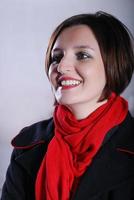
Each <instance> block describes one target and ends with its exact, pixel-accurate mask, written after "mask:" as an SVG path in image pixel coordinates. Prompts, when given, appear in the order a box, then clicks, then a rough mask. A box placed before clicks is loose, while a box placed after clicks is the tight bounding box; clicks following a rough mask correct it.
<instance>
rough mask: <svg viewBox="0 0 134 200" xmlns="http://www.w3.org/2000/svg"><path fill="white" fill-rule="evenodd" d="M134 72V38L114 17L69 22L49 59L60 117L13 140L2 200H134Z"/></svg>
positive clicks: (64, 24)
mask: <svg viewBox="0 0 134 200" xmlns="http://www.w3.org/2000/svg"><path fill="white" fill-rule="evenodd" d="M133 69H134V56H133V47H132V43H131V35H130V33H129V31H128V29H127V28H126V27H125V26H124V25H123V24H122V23H121V22H120V21H119V20H118V19H116V18H115V17H113V16H112V15H109V14H107V13H104V12H97V13H95V14H82V15H76V16H73V17H71V18H69V19H67V20H65V21H64V22H62V23H61V24H60V25H59V26H58V27H57V28H56V30H55V31H54V33H53V34H52V36H51V39H50V43H49V45H48V50H47V54H46V73H47V75H48V79H49V81H50V83H51V86H52V90H53V93H54V96H55V110H54V115H53V118H51V119H49V120H45V121H42V122H38V123H36V124H34V125H31V126H29V127H26V128H24V129H23V130H22V131H21V132H20V134H19V135H17V136H16V137H15V138H14V139H13V141H12V145H13V146H14V151H13V154H12V158H11V163H10V165H9V168H8V171H7V177H6V181H5V184H4V186H3V193H2V200H9V199H10V200H18V199H19V200H33V199H36V200H70V199H72V200H81V199H85V200H87V199H90V200H119V199H121V200H132V199H134V145H133V144H134V142H133V141H134V135H133V133H134V120H133V118H132V116H131V114H130V113H129V111H128V103H127V101H126V100H125V99H123V98H122V97H120V94H121V93H122V92H123V91H124V89H125V88H126V87H127V85H128V84H129V82H130V80H131V77H132V73H133Z"/></svg>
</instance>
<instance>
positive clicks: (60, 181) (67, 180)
mask: <svg viewBox="0 0 134 200" xmlns="http://www.w3.org/2000/svg"><path fill="white" fill-rule="evenodd" d="M127 112H128V104H127V102H126V101H125V100H124V99H123V98H121V97H120V96H116V95H115V94H114V93H113V94H112V95H111V97H110V98H109V100H108V101H107V103H105V104H103V105H102V106H100V107H99V108H98V109H96V110H95V111H94V112H93V113H92V114H90V115H89V116H88V117H87V118H86V119H83V120H77V119H76V118H75V117H74V115H73V114H72V113H71V112H70V111H69V110H68V109H67V108H66V107H65V106H63V105H58V106H56V108H55V112H54V123H55V136H54V137H53V139H52V140H51V142H50V143H49V145H48V149H47V153H46V154H45V156H44V159H43V161H42V164H41V166H40V169H39V171H38V174H37V179H36V200H69V199H70V195H71V192H72V189H73V190H74V184H76V181H75V180H78V178H79V177H80V176H81V175H82V174H83V173H84V172H85V170H86V169H87V167H88V166H89V165H90V164H91V162H92V160H93V157H94V156H95V155H96V153H97V152H98V150H99V148H100V147H101V144H102V142H103V140H104V137H105V135H106V133H107V132H108V131H109V130H110V129H111V128H113V127H114V126H116V125H118V124H120V123H121V122H122V121H123V120H124V119H125V117H126V115H127Z"/></svg>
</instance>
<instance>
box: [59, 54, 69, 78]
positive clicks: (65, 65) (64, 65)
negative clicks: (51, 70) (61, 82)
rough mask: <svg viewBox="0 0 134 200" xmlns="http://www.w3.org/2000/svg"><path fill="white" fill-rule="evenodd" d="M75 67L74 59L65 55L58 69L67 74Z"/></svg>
mask: <svg viewBox="0 0 134 200" xmlns="http://www.w3.org/2000/svg"><path fill="white" fill-rule="evenodd" d="M72 69H73V61H72V60H71V59H70V58H68V57H65V56H64V57H63V58H62V59H61V61H60V62H59V64H58V67H57V71H58V72H59V73H60V74H66V73H68V72H70V71H71V70H72Z"/></svg>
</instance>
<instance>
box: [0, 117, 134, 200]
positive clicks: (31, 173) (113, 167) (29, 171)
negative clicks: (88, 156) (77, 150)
mask: <svg viewBox="0 0 134 200" xmlns="http://www.w3.org/2000/svg"><path fill="white" fill-rule="evenodd" d="M53 129H54V125H53V119H49V120H46V121H42V122H38V123H36V124H33V125H32V126H29V127H26V128H24V129H23V130H22V131H21V132H20V134H19V135H18V136H16V137H15V138H14V140H13V142H12V143H13V145H14V146H15V149H14V151H13V153H12V157H11V163H10V165H9V168H8V171H7V175H6V181H5V183H4V186H3V191H2V197H1V200H34V199H35V197H34V185H35V179H36V174H37V171H38V169H39V166H40V164H41V161H42V159H43V156H44V154H45V152H46V150H47V146H48V143H49V141H50V140H51V138H52V137H53ZM98 131H99V130H98ZM73 200H134V119H133V118H132V117H131V115H130V114H128V116H127V118H126V119H125V121H124V122H123V123H122V124H121V125H119V126H118V127H116V128H114V129H112V130H111V131H110V132H109V133H108V134H107V137H106V138H105V140H104V143H103V145H102V147H101V148H100V150H99V152H98V153H97V155H96V156H95V158H94V160H93V162H92V164H91V165H90V166H89V168H88V169H87V170H86V172H85V173H84V175H83V176H82V178H81V181H80V184H79V186H78V188H77V190H76V193H75V195H74V197H73Z"/></svg>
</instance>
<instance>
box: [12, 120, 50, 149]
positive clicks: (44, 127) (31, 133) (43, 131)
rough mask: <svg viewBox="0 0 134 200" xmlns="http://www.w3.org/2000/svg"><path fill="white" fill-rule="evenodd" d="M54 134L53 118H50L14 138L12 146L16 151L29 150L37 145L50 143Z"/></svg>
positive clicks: (28, 127) (31, 126)
mask: <svg viewBox="0 0 134 200" xmlns="http://www.w3.org/2000/svg"><path fill="white" fill-rule="evenodd" d="M53 132H54V123H53V118H50V119H47V120H43V121H40V122H37V123H34V124H32V125H30V126H27V127H25V128H23V129H22V130H21V131H20V133H19V134H18V135H17V136H15V137H14V138H13V140H12V141H11V144H12V145H13V147H14V148H16V149H29V148H31V147H33V146H35V145H37V144H41V143H45V142H48V141H49V140H50V139H51V138H52V137H53Z"/></svg>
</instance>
